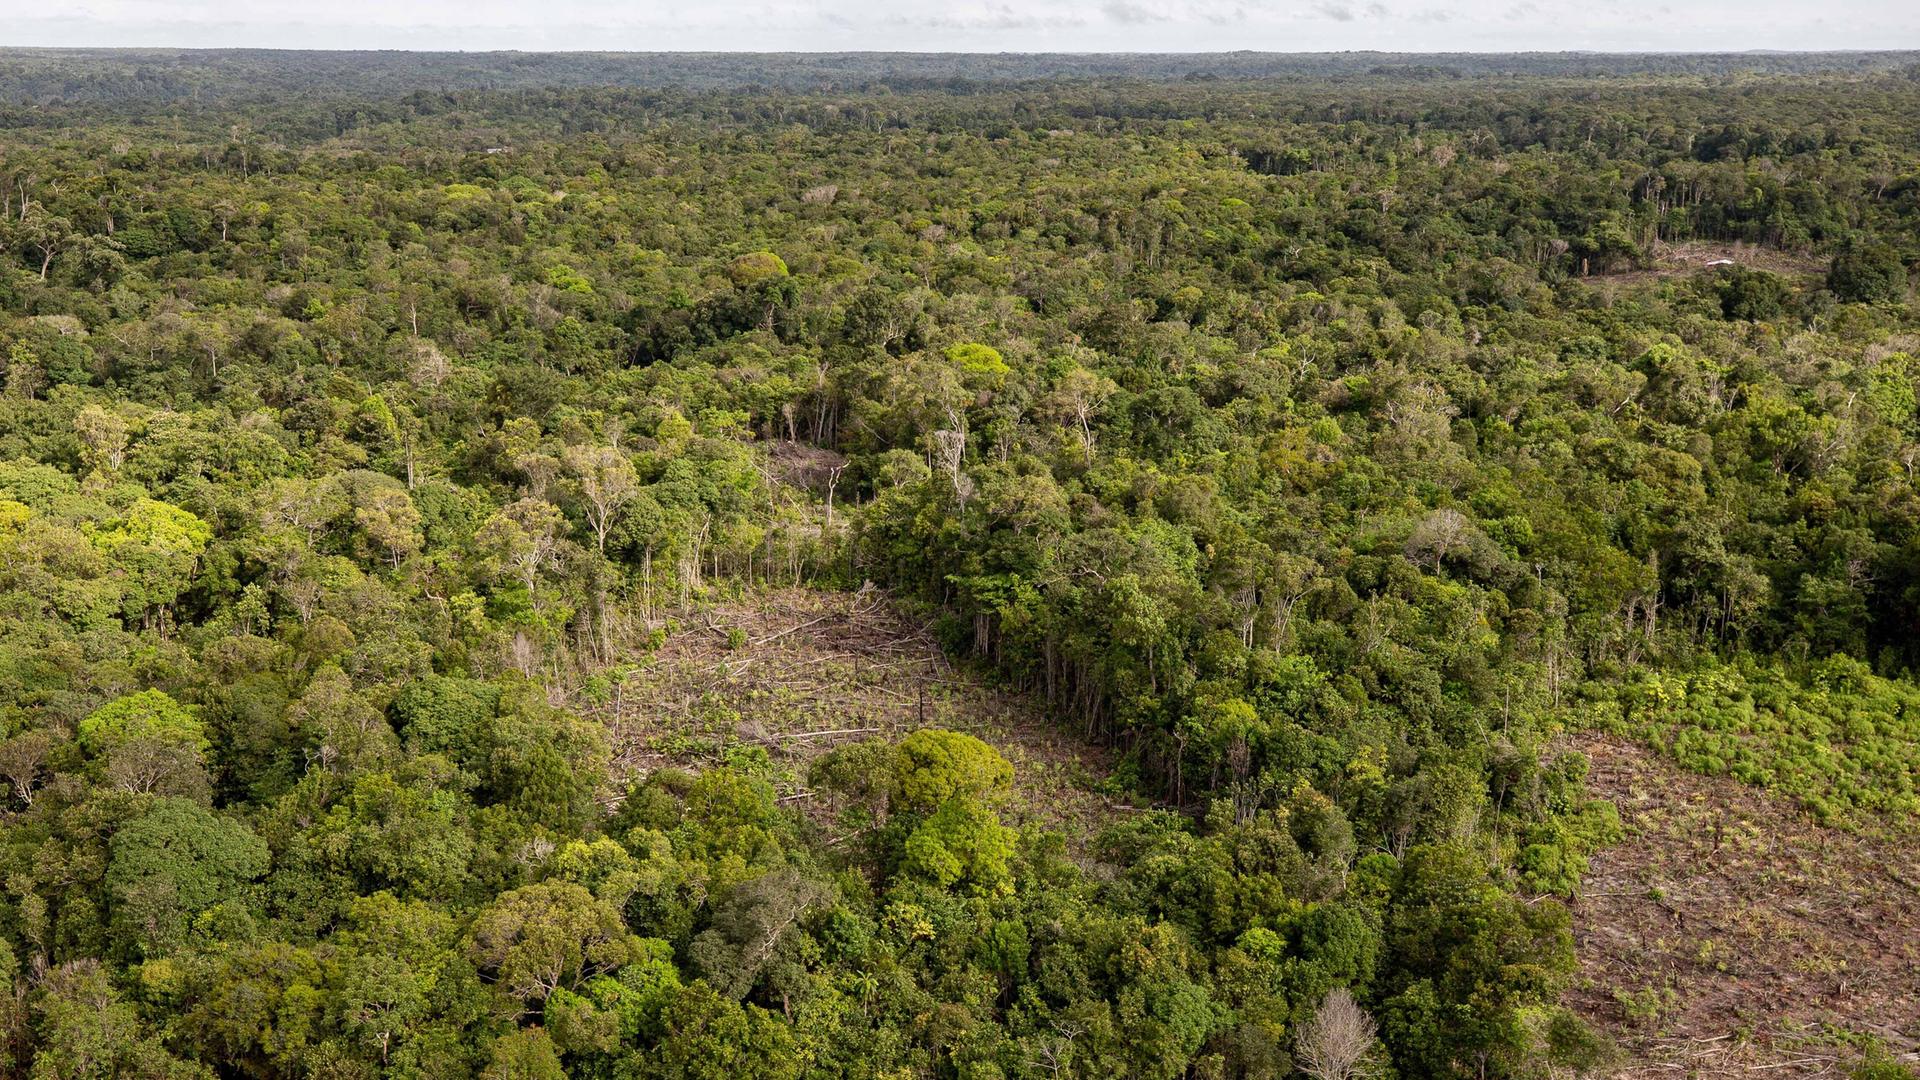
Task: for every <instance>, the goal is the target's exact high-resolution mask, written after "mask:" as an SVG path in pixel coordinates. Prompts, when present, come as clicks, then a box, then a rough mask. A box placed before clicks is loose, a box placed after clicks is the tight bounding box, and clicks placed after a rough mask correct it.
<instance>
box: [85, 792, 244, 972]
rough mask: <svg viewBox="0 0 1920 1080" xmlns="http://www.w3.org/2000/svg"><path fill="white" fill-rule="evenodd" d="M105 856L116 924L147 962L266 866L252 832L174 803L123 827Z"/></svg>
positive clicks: (158, 804) (165, 801) (163, 802)
mask: <svg viewBox="0 0 1920 1080" xmlns="http://www.w3.org/2000/svg"><path fill="white" fill-rule="evenodd" d="M108 851H109V857H108V860H107V872H106V886H107V892H108V895H109V897H111V899H112V905H113V919H114V924H115V926H116V927H117V928H118V929H119V930H120V931H121V932H122V933H124V934H125V935H126V940H127V941H128V942H129V943H131V944H134V945H136V946H137V948H138V949H139V950H140V951H142V952H144V953H146V954H147V955H160V954H164V953H166V952H167V951H169V950H170V949H172V948H174V947H175V946H177V945H179V944H180V942H181V941H182V940H183V939H184V937H185V934H186V929H187V923H188V921H189V920H190V919H191V918H192V917H193V916H195V915H198V914H200V913H201V912H203V911H205V910H206V909H208V908H210V907H212V906H214V905H215V904H218V903H221V902H223V901H231V900H234V899H236V898H240V897H244V895H245V892H244V888H245V886H246V885H247V884H248V883H250V882H252V881H253V880H255V879H256V878H258V877H259V876H260V875H261V874H263V873H265V872H266V870H267V866H268V853H267V845H266V843H265V841H263V840H261V839H260V838H259V837H258V836H255V835H254V834H253V831H252V830H251V829H248V828H247V827H246V826H245V825H242V824H240V823H238V822H235V821H229V820H226V819H224V818H220V817H217V816H215V815H214V813H213V812H212V811H211V810H208V809H207V808H206V807H203V806H201V805H199V804H198V803H194V802H189V801H187V800H185V799H175V798H162V799H158V800H156V801H155V802H154V803H153V804H152V806H150V807H149V808H148V809H147V810H145V811H144V812H142V813H141V814H140V815H139V816H138V817H135V818H134V819H133V820H131V821H129V822H127V823H126V824H125V825H123V826H121V827H120V829H119V831H117V832H115V833H114V834H113V839H112V840H111V841H110V842H109V843H108Z"/></svg>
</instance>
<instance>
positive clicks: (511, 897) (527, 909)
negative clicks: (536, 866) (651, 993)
mask: <svg viewBox="0 0 1920 1080" xmlns="http://www.w3.org/2000/svg"><path fill="white" fill-rule="evenodd" d="M467 951H468V955H469V956H471V957H472V959H473V962H474V963H475V964H477V965H478V966H479V967H480V969H481V970H482V971H483V972H486V973H487V974H488V975H489V976H490V977H491V978H492V979H493V980H494V982H495V983H496V984H497V985H498V986H499V987H500V989H501V990H503V991H504V992H506V993H507V994H508V995H510V996H512V997H514V998H517V999H519V1000H520V1001H522V1002H524V1003H528V1004H532V1003H534V1002H538V1001H542V1000H544V999H545V998H546V997H547V995H549V994H551V993H553V992H554V991H555V990H559V989H568V990H577V989H578V988H579V987H580V985H581V983H583V982H585V981H586V980H587V979H590V978H592V977H593V976H595V975H600V974H604V973H606V972H610V971H613V970H614V969H616V968H618V967H620V966H621V965H622V964H625V963H628V962H630V961H633V960H637V959H641V958H643V957H644V955H645V950H644V947H643V946H642V945H641V944H640V939H638V938H636V937H634V936H633V935H632V934H630V933H628V932H627V928H626V924H625V922H623V921H622V920H621V918H620V913H619V912H617V911H615V910H613V909H612V908H610V907H608V906H607V905H606V904H605V903H603V902H602V901H600V900H598V899H596V898H595V897H594V895H593V894H592V893H590V892H588V891H587V890H586V889H585V888H583V887H581V886H579V885H576V884H573V883H571V882H542V883H540V884H537V885H528V886H524V887H522V888H519V889H514V890H512V891H511V892H506V893H502V894H501V895H500V896H499V897H498V898H497V899H495V900H494V901H493V902H492V903H490V904H488V905H487V906H486V907H484V908H482V909H481V910H480V913H479V914H478V915H476V916H475V917H474V920H473V928H472V930H471V931H469V934H468V949H467Z"/></svg>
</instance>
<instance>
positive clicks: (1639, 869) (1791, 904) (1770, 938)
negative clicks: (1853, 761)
mask: <svg viewBox="0 0 1920 1080" xmlns="http://www.w3.org/2000/svg"><path fill="white" fill-rule="evenodd" d="M1576 744H1577V745H1578V747H1579V749H1581V750H1582V751H1583V752H1585V753H1586V754H1587V755H1588V756H1589V757H1590V758H1591V759H1592V761H1593V773H1592V777H1591V785H1592V788H1593V791H1594V793H1595V794H1596V795H1599V796H1600V797H1603V798H1607V799H1610V800H1612V801H1613V802H1614V804H1615V805H1616V806H1618V807H1619V809H1620V814H1621V818H1622V821H1623V822H1624V823H1625V824H1626V826H1627V830H1628V835H1627V838H1626V840H1625V841H1623V842H1622V843H1620V844H1619V845H1617V846H1616V847H1614V848H1612V849H1610V850H1608V851H1605V852H1602V853H1600V854H1599V855H1597V856H1595V857H1594V859H1593V865H1592V870H1591V873H1590V874H1589V875H1588V877H1587V880H1586V883H1585V886H1584V892H1583V894H1582V895H1581V897H1580V898H1579V899H1578V900H1577V901H1576V902H1575V903H1574V904H1573V916H1574V931H1575V935H1576V939H1577V941H1578V947H1579V954H1580V976H1579V983H1578V985H1577V986H1576V988H1575V990H1574V992H1573V994H1572V995H1571V999H1570V1004H1572V1005H1573V1006H1574V1007H1575V1008H1577V1009H1578V1010H1580V1011H1581V1012H1582V1013H1584V1014H1585V1015H1586V1016H1588V1018H1589V1019H1591V1020H1594V1021H1597V1022H1598V1023H1600V1024H1601V1025H1602V1026H1604V1027H1606V1028H1608V1029H1610V1030H1611V1031H1613V1032H1614V1034H1615V1036H1616V1037H1617V1038H1618V1039H1619V1040H1620V1042H1621V1044H1622V1046H1623V1048H1624V1049H1625V1050H1626V1051H1627V1052H1628V1054H1629V1058H1630V1060H1629V1063H1628V1064H1626V1065H1625V1066H1624V1067H1622V1068H1621V1069H1620V1070H1619V1071H1618V1072H1617V1073H1615V1075H1616V1076H1619V1077H1626V1078H1637V1077H1676V1076H1688V1077H1714V1076H1766V1077H1770V1078H1771V1077H1811V1076H1844V1075H1846V1074H1847V1071H1848V1070H1849V1068H1850V1067H1851V1065H1852V1064H1853V1063H1854V1062H1855V1061H1857V1060H1858V1059H1859V1057H1860V1053H1861V1049H1862V1047H1863V1046H1864V1044H1865V1040H1866V1039H1876V1040H1878V1041H1879V1042H1880V1043H1881V1045H1882V1046H1883V1047H1884V1048H1885V1049H1886V1050H1887V1051H1889V1052H1891V1053H1892V1054H1894V1055H1895V1056H1896V1057H1899V1058H1902V1059H1904V1061H1905V1062H1906V1063H1907V1064H1909V1065H1915V1064H1920V884H1917V883H1920V841H1916V839H1915V838H1914V837H1913V836H1911V835H1906V836H1884V835H1883V836H1869V835H1864V834H1859V833H1852V832H1843V831H1840V830H1837V829H1831V828H1826V827H1823V826H1820V825H1818V824H1815V823H1814V822H1813V821H1812V820H1811V819H1809V818H1808V817H1806V816H1805V815H1804V814H1802V813H1800V812H1799V811H1798V810H1797V809H1796V808H1794V807H1793V806H1791V805H1789V804H1786V803H1783V802H1780V801H1779V800H1776V799H1773V798H1770V797H1769V796H1767V795H1766V794H1765V793H1763V792H1760V791H1758V790H1756V789H1754V788H1751V787H1749V786H1747V785H1745V784H1742V783H1740V782H1738V781H1735V780H1731V779H1726V778H1715V777H1703V776H1698V775H1695V774H1692V773H1687V772H1683V771H1681V770H1680V769H1679V768H1678V767H1676V766H1674V765H1673V764H1671V763H1669V762H1666V761H1664V760H1661V759H1660V758H1658V757H1656V756H1655V755H1654V754H1653V752H1652V751H1650V750H1647V749H1646V748H1644V747H1642V746H1639V745H1637V744H1635V743H1632V742H1629V741H1627V740H1624V739H1619V738H1616V737H1612V736H1605V735H1597V734H1586V735H1581V736H1579V737H1577V739H1576Z"/></svg>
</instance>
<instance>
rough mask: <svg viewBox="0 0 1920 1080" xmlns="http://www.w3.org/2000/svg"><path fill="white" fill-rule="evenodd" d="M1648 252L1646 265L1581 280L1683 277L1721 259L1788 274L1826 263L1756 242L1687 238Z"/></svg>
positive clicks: (1817, 270) (1810, 271)
mask: <svg viewBox="0 0 1920 1080" xmlns="http://www.w3.org/2000/svg"><path fill="white" fill-rule="evenodd" d="M1649 254H1651V255H1652V257H1653V261H1652V265H1650V266H1647V267H1644V268H1642V269H1638V270H1623V271H1621V272H1619V273H1615V274H1594V275H1592V276H1591V277H1588V278H1584V279H1583V280H1585V281H1588V282H1618V283H1623V284H1632V283H1635V282H1642V281H1655V280H1658V279H1660V278H1670V277H1683V276H1686V275H1689V274H1696V273H1699V272H1701V271H1703V270H1708V269H1711V268H1712V264H1714V263H1716V262H1719V261H1720V260H1722V259H1726V260H1728V261H1731V262H1732V263H1734V264H1735V265H1737V266H1744V267H1747V268H1748V269H1751V270H1769V271H1772V272H1773V273H1776V274H1785V275H1788V276H1789V277H1804V276H1808V275H1814V274H1824V273H1825V272H1826V269H1827V267H1826V264H1825V263H1823V262H1821V261H1819V260H1818V259H1810V258H1807V257H1806V256H1803V255H1796V254H1794V253H1793V252H1790V251H1781V250H1779V249H1777V248H1770V247H1762V246H1760V245H1758V244H1737V243H1717V242H1714V241H1708V240H1687V241H1683V242H1681V243H1677V244H1665V243H1662V244H1655V245H1654V246H1653V248H1652V250H1651V251H1650V252H1649Z"/></svg>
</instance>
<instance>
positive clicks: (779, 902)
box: [687, 867, 830, 1000]
mask: <svg viewBox="0 0 1920 1080" xmlns="http://www.w3.org/2000/svg"><path fill="white" fill-rule="evenodd" d="M829 895H830V893H829V891H828V889H827V888H826V887H825V886H823V885H822V884H820V883H819V882H817V881H814V880H812V879H810V878H808V877H807V876H805V875H804V874H802V873H801V872H800V871H798V870H795V869H793V868H791V867H781V868H779V869H776V870H773V871H771V872H769V873H766V874H762V875H760V876H759V877H756V878H753V879H751V880H749V881H745V882H742V883H741V884H739V885H736V886H734V888H733V890H732V891H731V892H730V893H729V894H728V895H727V896H726V897H725V898H724V899H722V900H721V901H720V902H719V903H718V904H717V905H716V906H715V909H714V915H713V921H712V923H711V925H710V926H709V927H708V929H706V930H705V931H702V932H701V934H700V936H698V937H696V938H694V940H693V947H692V949H691V950H690V951H689V952H688V954H687V956H688V959H690V960H691V961H692V962H693V964H694V966H695V968H696V969H697V970H698V971H699V972H700V975H701V977H702V978H704V979H706V980H707V982H708V983H709V984H711V985H712V986H713V988H714V989H715V990H718V991H719V992H720V993H722V994H724V995H726V996H727V997H730V998H733V999H735V1000H739V999H740V998H743V997H745V996H746V995H747V992H748V991H750V990H752V989H753V985H754V981H755V980H756V979H758V978H759V976H760V972H761V971H762V970H763V969H764V968H765V967H766V965H767V962H768V961H769V960H771V959H772V958H773V954H774V950H775V949H776V948H778V946H779V945H780V942H781V941H782V940H783V939H785V938H786V936H787V935H788V933H789V932H791V931H792V930H793V929H794V928H795V926H796V925H797V924H798V923H799V922H800V920H801V919H803V918H805V917H806V916H807V914H808V913H809V912H811V911H813V910H814V909H815V908H816V907H818V906H819V905H820V904H821V903H823V902H824V901H826V900H827V898H828V897H829Z"/></svg>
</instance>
